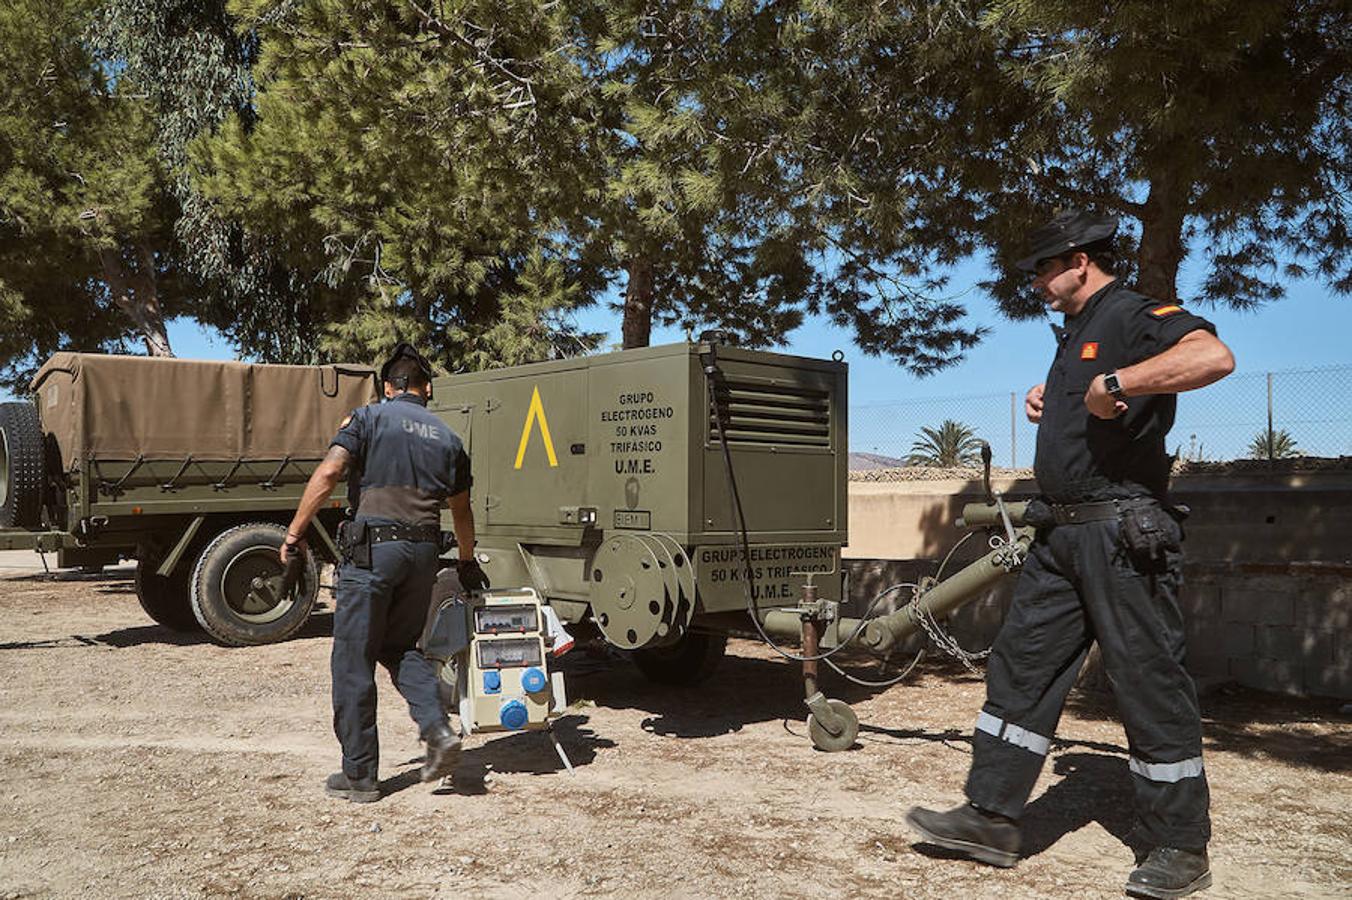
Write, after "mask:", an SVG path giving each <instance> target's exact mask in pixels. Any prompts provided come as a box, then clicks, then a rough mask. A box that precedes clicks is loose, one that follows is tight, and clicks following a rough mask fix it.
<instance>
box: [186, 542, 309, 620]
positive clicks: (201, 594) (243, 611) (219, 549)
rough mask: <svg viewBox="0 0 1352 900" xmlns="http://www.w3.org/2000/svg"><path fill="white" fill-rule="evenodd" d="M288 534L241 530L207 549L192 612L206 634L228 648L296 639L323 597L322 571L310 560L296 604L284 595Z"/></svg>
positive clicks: (196, 573)
mask: <svg viewBox="0 0 1352 900" xmlns="http://www.w3.org/2000/svg"><path fill="white" fill-rule="evenodd" d="M285 539H286V529H285V528H283V527H282V526H280V525H273V524H271V523H267V522H253V523H250V524H248V525H237V526H235V527H234V528H230V529H228V530H226V531H223V532H221V533H220V534H219V535H217V536H216V538H215V539H214V540H212V542H211V543H209V544H207V547H206V549H205V550H203V551H202V555H201V556H199V557H198V559H197V565H196V566H194V567H193V573H192V579H191V586H192V590H191V593H190V596H191V598H192V611H193V615H194V616H196V618H197V621H198V622H199V623H200V624H201V626H202V627H203V628H204V629H206V632H207V634H209V635H211V636H212V637H213V638H215V639H216V640H217V641H219V642H220V643H222V644H225V645H227V646H232V647H245V646H253V645H257V644H273V643H277V642H278V641H284V640H286V639H287V638H289V637H291V636H292V635H294V634H295V633H296V632H297V631H299V630H300V629H301V628H302V627H303V626H304V625H305V622H306V620H307V619H309V617H310V610H312V609H313V608H314V605H315V598H316V597H317V596H318V595H319V567H318V565H317V564H316V562H315V557H314V554H313V553H311V554H309V555H308V556H307V558H306V565H305V571H304V574H303V575H302V577H301V584H300V590H299V592H298V594H297V597H296V599H295V600H291V599H287V598H284V597H282V596H280V595H281V586H282V576H283V575H284V574H285V570H284V568H283V566H282V562H281V560H280V559H278V558H277V551H278V550H279V549H280V548H281V546H282V541H283V540H285Z"/></svg>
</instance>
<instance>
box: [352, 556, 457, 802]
mask: <svg viewBox="0 0 1352 900" xmlns="http://www.w3.org/2000/svg"><path fill="white" fill-rule="evenodd" d="M437 558H438V547H437V545H436V544H434V543H428V542H421V543H413V542H410V541H390V542H387V543H380V544H376V545H374V546H373V547H372V548H371V568H370V569H363V568H359V567H358V566H355V565H353V564H352V563H349V562H344V563H343V564H342V565H341V566H339V568H338V585H337V590H336V598H335V599H336V602H337V608H336V609H335V610H334V614H333V655H332V657H331V659H330V667H331V670H332V674H333V731H334V733H335V734H336V735H337V736H338V743H339V744H340V745H342V748H343V772H344V774H346V775H347V776H348V777H349V778H375V777H377V773H378V771H379V766H380V739H379V736H378V735H377V732H376V681H375V668H376V664H377V663H379V664H380V665H382V666H384V667H385V668H386V669H387V670H388V671H389V673H390V680H391V681H393V682H394V686H395V687H396V688H398V690H399V693H400V694H402V695H403V697H404V699H405V700H406V701H407V702H408V710H409V714H410V715H411V716H412V717H413V721H415V722H417V723H418V729H419V734H420V735H421V736H422V737H424V738H425V737H426V736H427V734H428V732H429V731H431V730H432V729H433V728H436V727H437V726H438V725H444V724H446V713H445V711H444V710H443V708H442V706H441V700H440V698H439V697H438V694H437V676H436V672H435V671H434V670H433V668H432V664H431V663H430V662H428V661H427V659H426V658H425V657H424V656H423V655H422V652H421V651H420V650H418V647H417V644H418V638H419V637H420V636H421V635H422V631H423V626H424V624H425V623H426V621H427V608H428V606H429V605H430V603H431V601H432V584H433V582H435V581H436V575H437V565H438V562H437Z"/></svg>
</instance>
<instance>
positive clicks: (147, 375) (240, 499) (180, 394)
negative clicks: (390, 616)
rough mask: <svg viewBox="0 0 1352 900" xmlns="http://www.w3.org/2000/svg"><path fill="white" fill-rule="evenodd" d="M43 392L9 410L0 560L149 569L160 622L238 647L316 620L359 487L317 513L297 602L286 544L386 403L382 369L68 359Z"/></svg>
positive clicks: (3, 409) (143, 592)
mask: <svg viewBox="0 0 1352 900" xmlns="http://www.w3.org/2000/svg"><path fill="white" fill-rule="evenodd" d="M32 390H33V399H32V400H31V401H22V402H12V403H4V404H0V550H18V549H32V550H40V551H44V552H52V551H55V553H56V555H57V559H58V564H59V565H61V566H85V565H106V564H110V563H114V562H116V561H118V560H120V559H134V560H136V596H137V598H138V599H139V600H140V602H141V607H142V608H143V609H144V610H145V611H146V613H147V615H149V616H150V617H151V618H152V619H154V620H155V621H156V622H159V623H160V624H162V625H165V626H167V627H169V628H171V629H174V630H177V631H194V630H199V629H204V630H205V631H206V632H207V633H208V634H209V635H210V636H211V637H212V638H214V639H216V640H217V641H220V642H222V643H225V644H233V645H241V644H261V643H268V642H272V641H279V640H284V639H286V638H287V637H290V636H291V635H293V634H295V632H296V631H297V630H298V629H300V628H301V627H302V626H303V625H304V624H305V621H306V619H307V618H308V617H309V614H310V611H311V609H312V608H313V606H314V602H315V598H316V596H317V594H318V589H319V578H318V571H317V562H316V557H317V558H318V559H323V560H329V561H333V560H336V557H337V550H336V547H335V545H334V541H333V535H334V531H335V529H336V526H337V523H338V521H339V520H340V519H341V517H342V515H343V508H344V507H346V505H347V502H346V495H345V493H343V494H339V493H335V495H334V496H333V497H332V498H331V499H330V502H329V506H328V507H327V508H326V509H324V510H323V511H321V513H320V514H319V516H318V517H317V519H316V522H315V525H314V528H313V529H312V533H311V542H310V543H311V546H312V547H313V548H314V549H315V551H316V553H315V554H314V555H312V557H311V559H310V561H309V563H308V567H307V570H306V571H305V572H304V573H303V575H302V578H301V584H300V586H299V589H298V590H297V591H296V592H295V593H294V594H293V595H291V596H283V593H282V590H281V587H282V576H283V567H282V566H281V564H280V562H279V561H278V559H277V548H278V547H279V546H280V545H281V542H282V540H283V538H284V537H285V533H286V524H287V522H289V521H290V518H291V515H292V513H293V512H294V511H295V508H296V505H297V502H298V501H299V499H300V494H301V491H302V489H303V488H304V485H305V482H306V481H307V480H308V479H309V477H310V474H311V472H313V471H314V468H315V466H316V465H317V464H318V462H319V460H321V459H322V458H323V456H324V454H325V452H326V451H327V448H328V444H329V440H330V439H331V438H332V436H333V434H334V432H335V431H336V430H337V429H338V426H339V423H340V422H341V421H342V419H343V417H344V416H345V415H347V413H348V412H350V411H351V410H352V409H353V408H355V407H358V406H361V405H364V404H366V403H368V402H370V401H372V400H373V399H375V398H376V396H377V393H376V392H377V385H376V375H375V373H374V371H373V370H372V369H371V368H370V367H368V366H350V365H328V366H284V365H255V364H248V363H238V362H204V361H196V360H178V359H151V358H145V357H128V356H109V355H101V354H84V353H59V354H56V355H55V356H53V357H52V358H51V359H50V360H48V361H47V363H46V364H45V365H44V366H43V367H42V368H41V369H40V370H39V371H38V373H37V375H36V376H35V377H34V379H33V382H32ZM344 491H345V488H344Z"/></svg>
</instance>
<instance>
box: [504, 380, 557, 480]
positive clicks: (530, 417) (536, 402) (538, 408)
mask: <svg viewBox="0 0 1352 900" xmlns="http://www.w3.org/2000/svg"><path fill="white" fill-rule="evenodd" d="M536 419H539V421H540V437H541V438H543V439H544V442H545V455H546V456H548V457H549V465H550V467H551V468H556V467H557V466H558V464H559V458H558V457H557V456H555V455H554V439H553V438H551V437H550V436H549V420H548V419H547V418H545V405H544V404H543V403H541V402H540V388H539V387H536V388H534V390H533V392H532V393H531V395H530V409H528V410H527V411H526V422H525V424H524V425H522V426H521V444H520V445H519V446H518V447H517V448H516V465H515V466H514V467H513V468H517V469H519V468H521V463H522V461H523V460H524V459H525V458H526V445H527V444H529V443H530V427H531V424H532V423H533V422H535V420H536Z"/></svg>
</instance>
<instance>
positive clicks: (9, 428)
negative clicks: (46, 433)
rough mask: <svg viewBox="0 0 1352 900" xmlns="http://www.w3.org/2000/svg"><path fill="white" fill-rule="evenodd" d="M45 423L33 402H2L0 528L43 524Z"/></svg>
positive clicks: (0, 430)
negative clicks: (43, 441) (41, 422)
mask: <svg viewBox="0 0 1352 900" xmlns="http://www.w3.org/2000/svg"><path fill="white" fill-rule="evenodd" d="M45 469H46V466H45V465H44V461H43V452H42V426H41V424H40V423H39V422H38V408H37V407H36V406H34V405H33V404H31V403H27V402H22V401H21V402H18V403H0V528H32V527H36V526H38V525H41V524H42V482H43V479H44V477H45V475H46V472H45Z"/></svg>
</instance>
